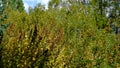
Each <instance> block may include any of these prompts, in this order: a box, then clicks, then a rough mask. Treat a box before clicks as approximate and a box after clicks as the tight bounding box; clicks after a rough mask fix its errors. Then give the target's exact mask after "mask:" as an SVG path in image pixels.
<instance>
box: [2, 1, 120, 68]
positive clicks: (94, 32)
mask: <svg viewBox="0 0 120 68" xmlns="http://www.w3.org/2000/svg"><path fill="white" fill-rule="evenodd" d="M11 1H12V0H11ZM100 1H101V0H100ZM10 3H11V2H10ZM65 3H71V5H69V4H68V6H69V8H68V7H66V6H67V5H65V4H64V2H63V1H61V0H52V1H50V3H49V9H48V10H46V9H44V6H42V5H41V4H38V5H37V6H36V7H35V8H34V9H33V8H29V12H28V13H26V12H25V11H24V9H22V10H19V9H15V10H14V9H13V8H12V7H11V6H9V7H7V9H5V10H3V11H2V13H1V16H0V18H1V21H0V24H1V26H0V27H1V28H0V29H1V30H0V31H1V32H0V66H1V67H5V68H118V67H120V57H119V56H120V42H119V41H120V34H119V31H118V30H114V29H115V28H116V27H119V18H118V17H117V15H116V16H115V18H111V17H109V18H107V17H106V16H105V14H104V12H101V11H100V10H99V9H98V10H96V9H97V7H99V6H101V5H99V4H101V3H99V4H98V2H95V1H94V0H92V2H91V5H88V6H87V7H86V5H85V4H86V2H84V1H83V2H80V3H79V2H74V1H71V0H68V2H65ZM60 4H62V8H59V7H60V6H61V5H60ZM98 5H99V6H98ZM94 6H96V9H95V7H94ZM2 8H3V7H2ZM93 10H96V11H93ZM101 10H102V9H101ZM99 11H100V12H101V13H100V14H99ZM118 16H119V15H118ZM112 17H113V16H112ZM113 22H117V23H116V24H117V26H114V28H112V26H111V24H112V23H113ZM114 31H115V32H114ZM116 32H117V33H116Z"/></svg>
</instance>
